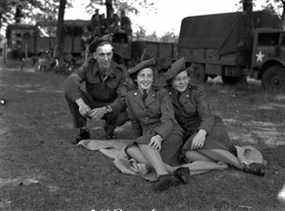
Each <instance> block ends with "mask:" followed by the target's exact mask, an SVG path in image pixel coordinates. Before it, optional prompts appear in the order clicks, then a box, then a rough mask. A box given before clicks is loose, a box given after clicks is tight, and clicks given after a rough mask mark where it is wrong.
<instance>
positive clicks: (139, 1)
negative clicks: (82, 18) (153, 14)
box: [86, 0, 155, 14]
mask: <svg viewBox="0 0 285 211" xmlns="http://www.w3.org/2000/svg"><path fill="white" fill-rule="evenodd" d="M154 2H155V0H104V1H103V0H90V3H89V4H88V5H87V6H86V9H87V12H88V13H92V12H93V11H94V10H95V8H96V6H98V5H105V6H106V7H107V5H109V7H110V4H111V6H112V8H113V9H114V10H117V11H118V10H125V11H127V12H131V13H135V14H138V13H139V8H141V7H143V8H149V9H150V8H153V6H154ZM107 13H108V12H107Z"/></svg>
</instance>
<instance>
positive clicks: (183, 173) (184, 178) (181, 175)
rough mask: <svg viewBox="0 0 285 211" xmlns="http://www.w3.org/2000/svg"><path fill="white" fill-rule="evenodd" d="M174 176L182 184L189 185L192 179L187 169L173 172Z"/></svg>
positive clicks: (182, 168)
mask: <svg viewBox="0 0 285 211" xmlns="http://www.w3.org/2000/svg"><path fill="white" fill-rule="evenodd" d="M173 175H174V176H175V177H176V178H177V179H179V180H180V182H181V183H183V184H187V183H188V182H189V178H190V170H189V168H187V167H180V168H178V169H176V170H175V171H174V172H173Z"/></svg>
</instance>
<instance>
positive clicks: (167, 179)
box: [153, 174, 181, 192]
mask: <svg viewBox="0 0 285 211" xmlns="http://www.w3.org/2000/svg"><path fill="white" fill-rule="evenodd" d="M180 183H181V182H180V181H179V179H177V178H176V177H175V176H173V175H168V174H167V175H162V176H160V177H159V178H158V181H157V182H156V183H154V184H153V190H154V191H155V192H161V191H164V190H167V189H168V188H170V187H171V186H177V185H179V184H180Z"/></svg>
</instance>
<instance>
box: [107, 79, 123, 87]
mask: <svg viewBox="0 0 285 211" xmlns="http://www.w3.org/2000/svg"><path fill="white" fill-rule="evenodd" d="M120 80H121V78H120V77H118V76H116V77H112V78H109V79H108V80H107V86H108V87H109V88H111V89H116V88H118V86H119V85H120Z"/></svg>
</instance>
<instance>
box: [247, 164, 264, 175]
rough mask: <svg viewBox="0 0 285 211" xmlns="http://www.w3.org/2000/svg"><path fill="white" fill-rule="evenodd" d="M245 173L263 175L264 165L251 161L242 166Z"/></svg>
mask: <svg viewBox="0 0 285 211" xmlns="http://www.w3.org/2000/svg"><path fill="white" fill-rule="evenodd" d="M243 171H244V172H246V173H250V174H254V175H257V176H261V177H263V176H264V175H265V165H264V164H261V163H251V164H249V165H245V166H244V167H243Z"/></svg>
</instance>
